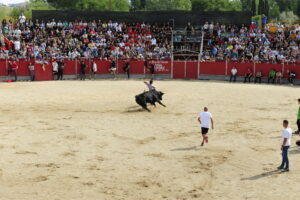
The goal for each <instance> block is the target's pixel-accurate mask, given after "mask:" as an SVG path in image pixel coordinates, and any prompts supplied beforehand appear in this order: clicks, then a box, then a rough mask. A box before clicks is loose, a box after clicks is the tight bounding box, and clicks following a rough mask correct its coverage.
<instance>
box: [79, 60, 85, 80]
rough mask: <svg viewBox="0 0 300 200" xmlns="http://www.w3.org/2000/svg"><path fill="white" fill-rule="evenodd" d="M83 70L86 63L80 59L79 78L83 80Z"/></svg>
mask: <svg viewBox="0 0 300 200" xmlns="http://www.w3.org/2000/svg"><path fill="white" fill-rule="evenodd" d="M85 70H86V64H85V63H84V60H81V62H80V80H83V81H85Z"/></svg>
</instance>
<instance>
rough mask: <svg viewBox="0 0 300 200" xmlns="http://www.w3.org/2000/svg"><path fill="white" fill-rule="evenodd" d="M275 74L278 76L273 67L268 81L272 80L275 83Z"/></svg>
mask: <svg viewBox="0 0 300 200" xmlns="http://www.w3.org/2000/svg"><path fill="white" fill-rule="evenodd" d="M275 76H276V71H275V70H274V69H271V71H270V72H269V76H268V83H270V81H271V80H272V83H273V84H274V83H275Z"/></svg>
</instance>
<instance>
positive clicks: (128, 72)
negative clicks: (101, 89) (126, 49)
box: [123, 61, 130, 79]
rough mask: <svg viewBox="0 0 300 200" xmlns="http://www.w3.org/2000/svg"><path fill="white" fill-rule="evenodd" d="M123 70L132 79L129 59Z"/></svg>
mask: <svg viewBox="0 0 300 200" xmlns="http://www.w3.org/2000/svg"><path fill="white" fill-rule="evenodd" d="M123 70H124V72H125V73H126V74H127V77H128V79H130V63H129V61H126V63H125V66H124V68H123Z"/></svg>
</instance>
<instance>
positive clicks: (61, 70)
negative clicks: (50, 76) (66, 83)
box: [57, 59, 65, 80]
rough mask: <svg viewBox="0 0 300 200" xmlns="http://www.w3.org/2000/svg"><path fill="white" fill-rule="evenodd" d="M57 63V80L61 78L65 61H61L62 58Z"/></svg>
mask: <svg viewBox="0 0 300 200" xmlns="http://www.w3.org/2000/svg"><path fill="white" fill-rule="evenodd" d="M57 64H58V72H57V80H63V75H64V67H65V63H64V62H63V59H61V60H59V61H58V62H57Z"/></svg>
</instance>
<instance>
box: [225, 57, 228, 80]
mask: <svg viewBox="0 0 300 200" xmlns="http://www.w3.org/2000/svg"><path fill="white" fill-rule="evenodd" d="M225 64H226V65H225V66H226V67H225V76H227V75H228V73H227V71H228V59H227V57H226V60H225Z"/></svg>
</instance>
